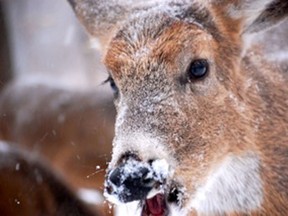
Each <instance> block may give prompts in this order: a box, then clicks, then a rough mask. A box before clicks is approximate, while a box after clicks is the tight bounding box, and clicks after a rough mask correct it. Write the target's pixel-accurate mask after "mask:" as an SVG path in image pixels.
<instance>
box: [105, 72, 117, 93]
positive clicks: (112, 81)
mask: <svg viewBox="0 0 288 216" xmlns="http://www.w3.org/2000/svg"><path fill="white" fill-rule="evenodd" d="M108 82H109V84H110V87H111V89H112V91H113V93H114V94H115V95H117V94H118V87H117V86H116V84H115V82H114V80H113V78H112V77H111V76H109V77H108V78H107V80H105V81H104V83H108Z"/></svg>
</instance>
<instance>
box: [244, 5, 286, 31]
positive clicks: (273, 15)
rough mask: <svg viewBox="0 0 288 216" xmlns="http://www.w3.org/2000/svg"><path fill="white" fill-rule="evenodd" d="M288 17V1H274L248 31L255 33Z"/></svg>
mask: <svg viewBox="0 0 288 216" xmlns="http://www.w3.org/2000/svg"><path fill="white" fill-rule="evenodd" d="M287 17H288V1H287V0H276V1H272V2H271V3H270V4H269V5H268V6H267V7H266V8H265V10H264V11H262V13H261V14H260V15H259V16H258V17H257V19H255V20H254V21H253V23H251V24H250V26H248V28H246V32H247V33H254V32H259V31H262V30H265V29H267V28H270V27H272V26H274V25H276V24H279V23H280V22H281V21H283V20H285V19H286V18H287Z"/></svg>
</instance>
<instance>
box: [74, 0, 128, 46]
mask: <svg viewBox="0 0 288 216" xmlns="http://www.w3.org/2000/svg"><path fill="white" fill-rule="evenodd" d="M68 2H69V3H70V5H71V6H72V8H73V10H74V12H75V14H76V15H77V17H78V19H79V20H80V22H81V23H82V25H83V26H84V27H85V29H86V30H87V32H88V33H89V34H90V35H91V36H93V37H97V38H98V39H99V40H100V42H101V44H102V45H104V46H105V45H107V43H108V42H109V40H110V39H111V37H112V35H113V32H114V29H115V27H116V26H117V25H118V24H119V22H121V21H122V20H123V19H124V18H125V16H126V15H127V14H128V12H129V5H128V4H127V3H126V2H127V1H125V0H115V1H111V0H68Z"/></svg>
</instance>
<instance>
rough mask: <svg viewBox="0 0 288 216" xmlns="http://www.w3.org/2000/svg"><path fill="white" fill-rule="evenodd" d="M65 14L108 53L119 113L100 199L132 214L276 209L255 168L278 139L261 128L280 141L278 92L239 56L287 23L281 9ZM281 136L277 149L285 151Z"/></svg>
mask: <svg viewBox="0 0 288 216" xmlns="http://www.w3.org/2000/svg"><path fill="white" fill-rule="evenodd" d="M71 2H72V1H71ZM72 6H73V7H74V10H75V11H76V14H77V15H78V17H79V18H80V20H81V21H82V23H83V24H84V26H85V27H86V28H87V30H88V32H90V33H91V34H92V35H93V36H97V37H98V36H100V37H102V38H103V35H104V38H105V39H106V40H104V42H105V43H106V44H107V50H106V54H105V57H104V63H105V65H106V67H107V70H108V72H109V75H110V76H109V81H110V82H111V85H112V86H113V88H114V90H115V105H116V108H117V111H118V116H117V119H116V126H115V138H114V142H113V156H112V161H111V163H110V165H109V169H108V174H107V181H106V192H105V194H106V196H107V198H108V199H109V200H111V201H112V202H114V203H119V202H120V203H127V202H131V201H140V202H139V206H140V209H141V215H186V214H189V215H192V214H194V213H196V214H200V215H202V214H203V215H224V214H233V213H235V214H241V213H251V212H266V211H272V212H273V211H275V209H276V207H275V206H273V205H270V204H268V203H270V202H272V200H273V199H274V198H275V197H276V198H277V199H278V204H277V206H278V205H279V206H281V205H284V203H285V200H286V201H287V196H286V197H285V198H283V197H281V199H279V197H278V194H279V191H280V190H281V188H278V189H279V190H274V191H273V193H274V194H276V195H275V196H270V197H269V195H267V194H268V193H269V192H271V191H269V190H268V189H267V190H266V186H267V184H268V183H267V182H269V181H266V180H265V178H266V177H265V178H264V179H263V172H264V171H263V170H265V168H263V167H265V166H264V165H263V164H264V162H263V161H265V160H266V159H267V155H268V156H269V154H271V155H272V153H271V152H273V151H271V152H270V153H267V155H266V153H263V152H265V148H266V147H267V146H271V145H272V143H273V142H272V140H274V139H275V134H272V133H270V135H269V133H266V134H265V132H264V131H268V132H269V128H270V129H271V126H272V125H273V124H278V123H279V122H281V123H280V124H278V125H280V126H279V128H278V129H277V130H278V131H279V133H282V134H283V133H284V132H285V131H286V133H287V122H288V117H287V114H286V116H285V115H284V114H283V109H284V107H285V106H287V91H284V90H283V89H284V88H285V90H287V87H285V85H284V80H283V77H281V74H280V73H278V72H277V71H274V73H275V75H274V78H273V79H272V78H271V76H269V74H271V72H270V71H271V67H270V66H269V65H267V64H266V63H263V62H262V61H260V60H259V59H261V55H256V54H255V53H254V55H253V56H252V54H251V53H249V52H247V49H246V48H247V46H248V45H249V44H248V38H249V37H248V36H250V35H251V34H255V33H257V32H259V31H260V30H263V29H266V28H268V27H271V26H273V25H274V24H276V23H278V22H279V21H280V20H283V19H284V18H285V17H286V16H287V14H288V10H287V8H288V2H287V1H280V0H279V1H273V0H261V1H260V0H253V1H252V0H234V1H233V0H232V1H228V0H210V1H197V0H194V1H192V0H191V1H188V0H178V1H176V0H174V1H173V0H171V1H169V0H159V1H148V2H147V4H146V2H145V1H137V3H135V2H133V1H124V0H123V1H121V0H118V1H110V2H109V3H108V2H107V1H102V0H99V1H97V0H74V1H73V2H72ZM254 63H255V64H254ZM275 77H278V78H275ZM267 88H268V89H269V90H267ZM281 89H282V90H281ZM267 91H268V92H267ZM269 91H271V93H272V92H273V94H269ZM285 92H286V94H285ZM271 95H274V96H277V97H278V99H277V100H276V99H275V98H273V97H274V96H271ZM284 98H286V100H284V101H283V99H284ZM271 100H274V101H277V102H275V103H274V102H271ZM285 101H286V102H285ZM276 104H277V105H276ZM269 107H270V108H272V107H274V108H275V110H278V109H279V110H278V111H277V112H278V114H279V112H280V110H281V112H282V115H284V118H282V119H281V118H279V117H277V116H276V115H277V114H276V113H273V112H272V113H271V112H270V111H271V110H270V111H269ZM274 108H273V109H274ZM275 112H276V111H275ZM284 113H285V112H284ZM268 115H270V116H269V117H268ZM268 118H269V121H267V119H268ZM268 122H270V125H269V123H268ZM271 122H274V123H273V124H272V123H271ZM276 122H278V123H276ZM285 125H286V126H285ZM264 134H265V135H264ZM262 135H263V136H262ZM264 137H265V140H264ZM281 139H282V140H281ZM281 139H280V140H281V141H279V142H278V143H279V146H283V145H284V143H286V144H287V138H286V141H285V140H284V139H285V138H284V137H283V136H282V138H281ZM284 141H285V142H284ZM264 143H265V145H267V146H266V147H263V146H264ZM279 146H278V147H279ZM286 147H287V146H286ZM279 148H280V147H279ZM263 149H264V150H263ZM267 149H268V147H267ZM286 151H287V149H286ZM264 155H265V156H264ZM275 158H276V157H275ZM270 159H271V158H270ZM267 161H268V159H267ZM267 161H266V162H267ZM275 161H277V160H276V159H275ZM267 163H268V162H267ZM276 163H277V162H276ZM283 169H284V168H283ZM286 171H288V168H287V170H286ZM270 174H271V175H273V174H272V172H270ZM286 178H288V177H287V175H286ZM267 179H269V177H267ZM271 190H272V189H271ZM276 198H275V199H276ZM179 212H180V213H179Z"/></svg>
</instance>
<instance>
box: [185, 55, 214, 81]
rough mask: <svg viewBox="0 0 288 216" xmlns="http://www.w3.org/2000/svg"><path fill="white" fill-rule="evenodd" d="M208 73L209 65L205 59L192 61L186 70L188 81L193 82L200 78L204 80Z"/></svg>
mask: <svg viewBox="0 0 288 216" xmlns="http://www.w3.org/2000/svg"><path fill="white" fill-rule="evenodd" d="M208 71H209V64H208V62H207V60H206V59H198V60H194V61H192V63H191V64H190V66H189V68H188V71H187V73H188V78H189V80H190V81H194V80H197V79H200V78H204V77H205V75H206V74H208Z"/></svg>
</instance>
